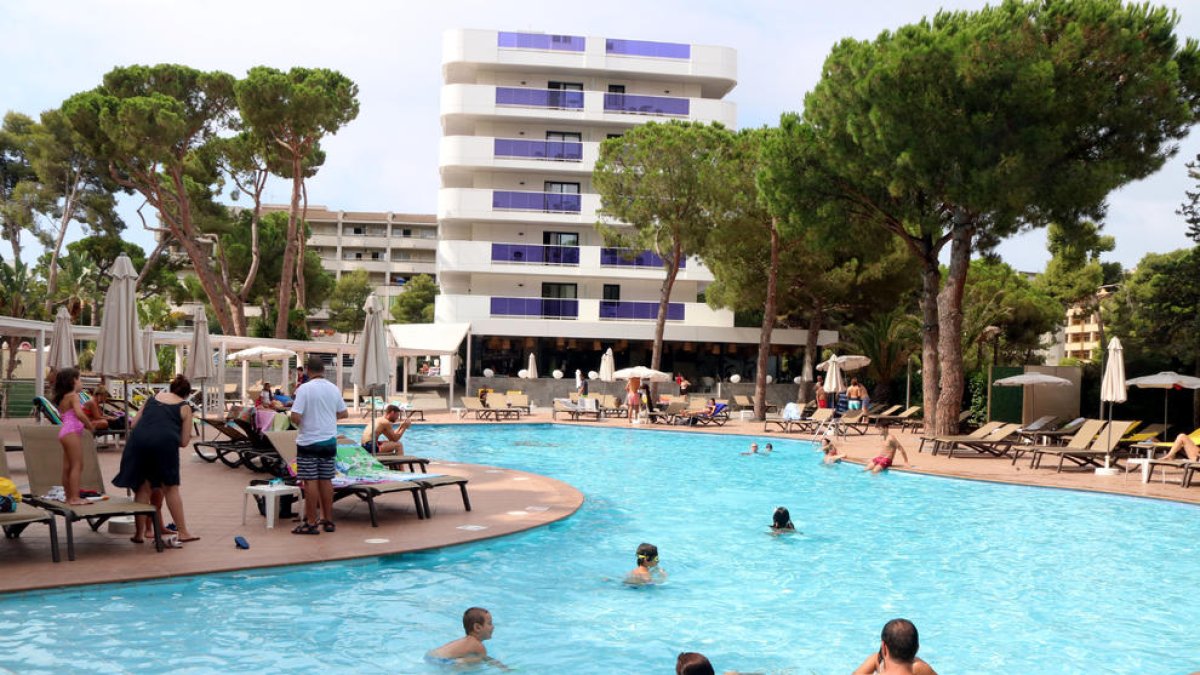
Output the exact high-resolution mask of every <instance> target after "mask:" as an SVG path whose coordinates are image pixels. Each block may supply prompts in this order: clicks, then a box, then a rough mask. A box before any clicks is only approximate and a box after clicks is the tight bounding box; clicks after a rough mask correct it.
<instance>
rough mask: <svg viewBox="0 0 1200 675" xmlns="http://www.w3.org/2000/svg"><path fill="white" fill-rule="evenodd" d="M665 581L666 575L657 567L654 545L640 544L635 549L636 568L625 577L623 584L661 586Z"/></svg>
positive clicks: (656, 554)
mask: <svg viewBox="0 0 1200 675" xmlns="http://www.w3.org/2000/svg"><path fill="white" fill-rule="evenodd" d="M666 580H667V573H666V572H664V571H663V569H662V568H661V567H659V566H658V547H657V546H655V545H654V544H641V545H639V546H638V547H637V567H635V568H633V570H632V571H630V572H629V574H627V575H625V583H627V584H629V585H631V586H646V585H648V584H661V583H663V582H664V581H666Z"/></svg>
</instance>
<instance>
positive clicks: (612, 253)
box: [600, 248, 687, 269]
mask: <svg viewBox="0 0 1200 675" xmlns="http://www.w3.org/2000/svg"><path fill="white" fill-rule="evenodd" d="M600 265H601V266H606V265H607V266H610V267H658V268H661V267H662V266H663V260H662V258H660V257H659V256H658V254H657V253H654V252H653V251H642V252H640V253H638V254H637V255H632V251H631V250H630V249H627V248H602V249H600ZM686 267H687V258H684V259H683V260H680V261H679V269H685V268H686Z"/></svg>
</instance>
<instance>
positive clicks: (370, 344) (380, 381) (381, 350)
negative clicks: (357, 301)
mask: <svg viewBox="0 0 1200 675" xmlns="http://www.w3.org/2000/svg"><path fill="white" fill-rule="evenodd" d="M363 309H364V310H366V312H367V317H366V320H365V321H364V322H363V332H362V340H361V342H360V343H359V345H358V356H356V357H355V359H354V372H353V374H352V378H353V379H352V382H354V384H357V385H358V386H360V387H368V388H369V387H378V386H381V385H383V386H386V385H387V383H388V381H389V380H390V379H391V374H392V364H391V359H390V358H389V357H388V344H387V340H388V335H387V329H386V328H385V327H384V325H383V303H381V302H380V301H379V298H377V297H375V294H374V293H372V294H371V295H370V297H368V298H367V302H366V304H365V305H363Z"/></svg>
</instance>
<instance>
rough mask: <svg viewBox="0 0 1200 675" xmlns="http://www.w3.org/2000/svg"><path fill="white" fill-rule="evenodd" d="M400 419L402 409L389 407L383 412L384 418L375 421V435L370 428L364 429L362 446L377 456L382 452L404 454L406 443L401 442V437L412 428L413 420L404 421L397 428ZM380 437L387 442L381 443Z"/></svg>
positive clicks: (393, 406)
mask: <svg viewBox="0 0 1200 675" xmlns="http://www.w3.org/2000/svg"><path fill="white" fill-rule="evenodd" d="M398 419H400V407H399V406H396V405H389V406H388V407H387V408H385V409H384V411H383V417H380V418H379V419H377V420H375V433H374V434H372V433H371V430H370V428H365V429H363V435H362V440H361V443H362V446H363V448H364V449H365V450H366V451H367V452H369V453H371V454H373V455H377V454H379V453H381V452H386V453H394V454H397V455H403V454H404V443H402V442H401V441H400V437H401V436H403V435H404V432H405V431H408V428H409V427H411V426H412V420H404V423H403V424H401V425H400V426H399V428H397V427H395V426H394V425H395V424H396V420H398ZM380 437H383V438H386V439H387V440H385V441H381V440H379V439H380Z"/></svg>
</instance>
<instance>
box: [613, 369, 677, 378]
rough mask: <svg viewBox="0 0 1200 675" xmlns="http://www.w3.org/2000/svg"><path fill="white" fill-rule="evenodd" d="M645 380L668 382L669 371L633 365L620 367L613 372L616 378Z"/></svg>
mask: <svg viewBox="0 0 1200 675" xmlns="http://www.w3.org/2000/svg"><path fill="white" fill-rule="evenodd" d="M635 377H636V378H638V379H640V380H646V381H650V382H670V381H671V375H670V373H664V372H662V371H661V370H654V369H653V368H647V367H646V366H633V367H631V368H622V369H620V370H618V371H616V372H614V373H613V378H614V379H618V380H631V379H633V378H635Z"/></svg>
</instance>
